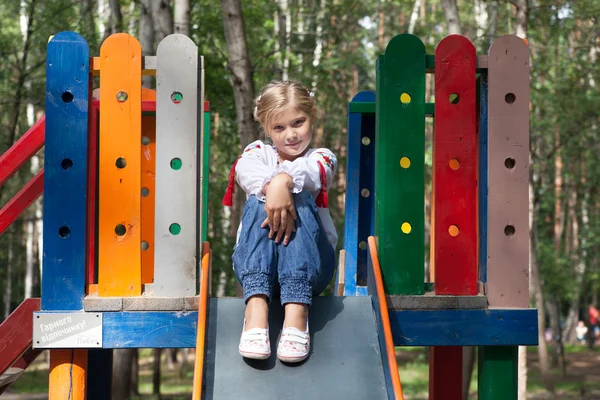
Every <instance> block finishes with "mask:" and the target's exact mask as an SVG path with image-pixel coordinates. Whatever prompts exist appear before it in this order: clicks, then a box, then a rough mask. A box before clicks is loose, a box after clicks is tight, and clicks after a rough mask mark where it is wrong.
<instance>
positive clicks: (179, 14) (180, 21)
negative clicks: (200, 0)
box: [173, 0, 190, 36]
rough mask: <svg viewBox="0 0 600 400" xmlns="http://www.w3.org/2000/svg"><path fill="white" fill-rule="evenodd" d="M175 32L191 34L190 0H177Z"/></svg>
mask: <svg viewBox="0 0 600 400" xmlns="http://www.w3.org/2000/svg"><path fill="white" fill-rule="evenodd" d="M174 12H175V13H174V18H173V19H174V24H173V25H174V28H175V33H181V34H182V35H186V36H190V0H175V9H174Z"/></svg>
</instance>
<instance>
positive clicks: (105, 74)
mask: <svg viewBox="0 0 600 400" xmlns="http://www.w3.org/2000/svg"><path fill="white" fill-rule="evenodd" d="M141 57H142V48H141V46H140V43H139V42H138V41H137V40H136V39H135V38H133V37H132V36H130V35H128V34H125V33H117V34H113V35H111V36H110V37H109V38H108V39H106V40H105V41H104V43H103V44H102V47H101V48H100V69H101V74H100V87H101V88H102V90H101V92H100V104H102V112H101V113H100V141H99V148H100V154H99V173H100V175H99V206H98V208H99V211H98V213H99V215H98V265H99V271H98V294H99V295H100V296H103V297H110V296H139V295H140V294H141V292H142V282H141V228H140V219H141V204H140V203H141V201H140V192H141V160H140V156H141V155H140V142H141V118H142V109H141V92H142V75H141V69H140V62H141V61H140V60H141Z"/></svg>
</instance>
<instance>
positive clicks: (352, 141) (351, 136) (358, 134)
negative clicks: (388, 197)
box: [344, 91, 375, 296]
mask: <svg viewBox="0 0 600 400" xmlns="http://www.w3.org/2000/svg"><path fill="white" fill-rule="evenodd" d="M374 101H375V93H374V92H371V91H362V92H359V93H357V94H356V95H355V96H354V98H353V99H352V102H351V103H357V102H360V103H365V102H374ZM348 111H350V104H349V105H348ZM368 115H369V116H370V114H363V113H355V112H349V113H348V155H347V161H346V219H345V225H344V226H345V230H344V249H345V251H346V261H345V265H344V268H345V282H344V294H345V295H348V296H353V295H356V294H357V292H356V288H357V285H365V279H366V250H365V249H366V241H367V237H368V235H369V233H366V234H365V233H364V229H361V227H363V226H364V223H361V218H363V219H364V215H363V214H361V210H362V209H363V208H364V205H363V203H364V201H363V197H362V196H361V189H362V188H363V185H364V182H363V180H364V179H363V176H362V175H363V173H364V162H361V158H362V157H363V154H364V151H365V148H370V149H371V150H372V149H374V142H373V140H374V137H375V134H374V118H373V117H371V118H370V119H371V120H372V122H371V121H365V119H366V118H368V117H367V116H368ZM365 122H367V123H372V124H373V127H372V129H367V131H370V132H371V133H370V137H369V138H368V140H369V141H370V144H368V145H365V144H363V137H364V136H365V134H368V133H367V132H365ZM367 128H368V127H367ZM361 164H362V165H361ZM370 192H371V193H372V192H373V190H372V188H371V189H370ZM371 198H372V197H371ZM361 242H364V245H363V246H361V247H364V248H363V249H360V248H359V243H361ZM359 259H360V260H361V261H360V262H359ZM359 266H361V267H362V268H361V267H359ZM359 270H360V272H359Z"/></svg>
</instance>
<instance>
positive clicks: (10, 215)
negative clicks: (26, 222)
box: [0, 169, 44, 235]
mask: <svg viewBox="0 0 600 400" xmlns="http://www.w3.org/2000/svg"><path fill="white" fill-rule="evenodd" d="M43 192H44V170H43V169H42V170H41V171H40V172H38V173H37V174H36V175H35V176H34V177H33V178H31V180H30V181H29V182H27V184H26V185H25V186H23V188H22V189H21V190H19V192H18V193H17V194H16V195H15V196H14V197H13V198H12V199H10V200H9V201H8V203H6V204H5V205H4V207H2V210H0V235H1V234H2V233H4V231H5V230H6V229H8V227H9V226H10V225H12V223H13V222H15V221H16V220H17V218H19V216H20V215H21V214H22V213H23V211H25V210H26V209H27V208H28V207H29V206H30V205H31V204H32V203H33V202H34V201H36V200H37V199H38V197H40V196H41V195H42V193H43Z"/></svg>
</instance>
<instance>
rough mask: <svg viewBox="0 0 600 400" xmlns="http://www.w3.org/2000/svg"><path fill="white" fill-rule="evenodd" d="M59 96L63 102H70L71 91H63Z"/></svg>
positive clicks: (71, 99)
mask: <svg viewBox="0 0 600 400" xmlns="http://www.w3.org/2000/svg"><path fill="white" fill-rule="evenodd" d="M60 98H61V99H62V101H64V102H65V103H70V102H72V101H73V93H71V92H69V91H65V92H63V94H62V95H61V96H60Z"/></svg>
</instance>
